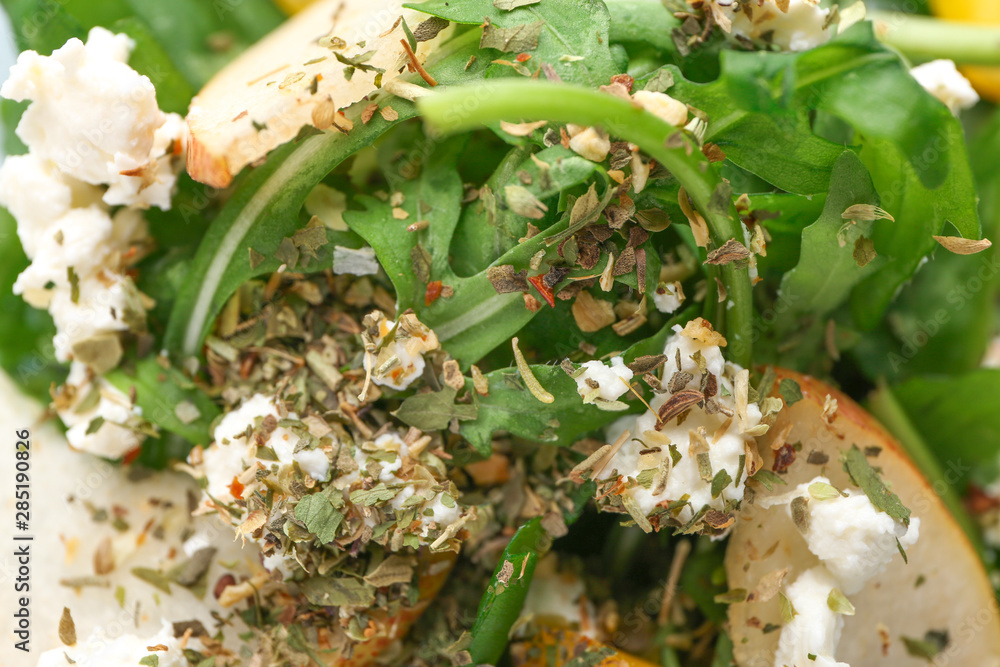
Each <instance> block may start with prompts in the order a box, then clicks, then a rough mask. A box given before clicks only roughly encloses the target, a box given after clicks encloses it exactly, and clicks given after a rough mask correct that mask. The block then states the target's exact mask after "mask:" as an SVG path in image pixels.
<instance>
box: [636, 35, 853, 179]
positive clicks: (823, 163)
mask: <svg viewBox="0 0 1000 667" xmlns="http://www.w3.org/2000/svg"><path fill="white" fill-rule="evenodd" d="M720 56H721V60H720V63H721V67H722V72H721V73H720V76H719V78H718V79H717V80H715V81H713V82H712V83H707V84H697V83H692V82H690V81H688V80H686V79H685V78H684V76H683V75H682V74H681V73H680V70H679V69H678V68H677V67H674V66H668V67H666V68H664V70H665V71H668V72H670V73H671V74H672V75H673V78H674V81H675V82H676V83H675V85H674V86H673V87H671V88H670V89H669V90H667V93H668V94H669V95H671V96H672V97H676V98H677V99H681V100H684V101H685V102H687V103H688V104H691V105H692V106H694V107H696V108H698V109H700V110H701V111H703V112H705V113H706V114H707V115H708V119H709V122H708V130H707V131H706V133H705V141H709V142H712V143H715V144H716V145H718V146H719V147H720V148H721V149H722V150H723V151H724V152H725V154H726V157H727V158H728V159H729V160H731V161H732V162H734V163H735V164H738V165H739V166H740V167H742V168H743V169H746V170H747V171H749V172H751V173H753V174H756V175H757V176H760V177H761V178H763V179H764V180H765V181H767V182H769V183H772V184H774V185H776V186H778V187H779V188H781V189H783V190H785V191H787V192H791V193H796V194H805V195H808V194H816V193H823V192H826V191H827V189H828V187H829V184H830V171H831V170H832V169H833V165H834V162H835V161H836V160H837V158H838V157H839V156H840V154H841V153H842V152H843V146H838V145H836V144H834V143H832V142H829V141H826V140H825V139H822V138H821V137H818V136H816V135H815V134H813V132H812V130H811V128H810V125H809V109H808V108H806V107H800V106H794V107H792V106H787V107H786V106H779V105H777V104H769V105H767V106H766V107H765V108H759V105H755V104H753V102H754V101H755V99H756V98H757V97H759V96H760V91H758V90H754V91H752V92H753V94H752V95H751V94H748V91H747V88H748V84H747V82H748V81H757V82H759V83H760V85H761V87H764V86H766V85H768V82H769V81H770V80H772V79H773V78H774V77H776V76H777V75H778V72H780V71H781V69H782V68H784V67H788V66H789V65H790V64H791V63H792V62H793V59H794V56H788V55H783V54H767V55H764V54H760V53H741V52H735V51H725V52H723V53H722V54H720ZM653 76H655V73H654V74H651V75H649V76H647V77H646V78H645V79H643V80H641V83H643V84H644V83H645V81H648V80H649V79H650V78H652V77H653ZM764 96H765V98H766V99H770V98H769V96H767V94H766V93H765V94H764Z"/></svg>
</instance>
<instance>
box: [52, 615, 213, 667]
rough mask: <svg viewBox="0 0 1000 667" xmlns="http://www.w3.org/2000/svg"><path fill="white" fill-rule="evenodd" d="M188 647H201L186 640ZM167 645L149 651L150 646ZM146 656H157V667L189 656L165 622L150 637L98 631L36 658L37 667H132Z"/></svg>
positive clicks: (183, 662) (183, 664) (177, 666)
mask: <svg viewBox="0 0 1000 667" xmlns="http://www.w3.org/2000/svg"><path fill="white" fill-rule="evenodd" d="M188 645H189V647H190V648H200V643H199V642H198V641H197V640H188ZM154 646H155V647H161V648H162V647H166V648H165V650H150V648H149V647H154ZM149 655H153V656H156V659H157V662H155V663H150V662H149V661H147V662H144V663H142V664H156V665H159V667H187V666H188V659H187V657H186V656H185V655H184V647H183V646H182V642H181V640H180V639H178V638H176V637H174V631H173V626H171V625H170V624H169V623H166V622H164V624H163V629H162V630H160V632H158V633H156V634H155V635H153V636H152V637H144V638H140V637H136V636H135V635H119V636H118V637H109V636H107V634H105V633H104V632H101V631H100V630H97V631H95V632H94V633H93V634H92V635H91V636H90V637H89V638H87V639H86V640H84V641H82V642H79V643H77V644H76V645H75V646H63V647H60V648H55V649H52V650H51V651H46V652H45V653H43V654H42V655H40V656H39V657H38V667H68V666H69V665H76V666H77V667H134V666H135V665H138V664H140V663H139V661H140V660H143V659H144V658H146V657H147V656H149Z"/></svg>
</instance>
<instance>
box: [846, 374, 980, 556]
mask: <svg viewBox="0 0 1000 667" xmlns="http://www.w3.org/2000/svg"><path fill="white" fill-rule="evenodd" d="M865 407H866V408H867V409H868V411H869V412H871V413H872V415H874V416H875V417H876V418H877V419H878V420H879V421H880V422H882V425H883V426H885V427H886V428H887V429H889V432H890V433H892V434H893V435H894V436H895V437H896V439H897V440H899V442H900V444H901V445H903V449H905V450H906V453H907V454H908V455H909V456H910V459H911V460H912V461H913V462H914V463H915V464H916V466H917V468H918V469H919V470H920V472H922V473H923V475H924V477H926V478H927V481H928V482H930V484H931V486H932V487H933V489H934V491H935V492H936V493H937V494H938V496H939V497H940V498H941V501H942V502H943V503H944V505H945V507H947V508H948V510H949V511H950V512H951V514H952V516H954V517H955V521H957V522H958V524H959V525H960V526H961V527H962V530H964V531H965V534H966V535H967V536H968V538H969V541H970V542H972V544H973V546H975V548H976V550H977V551H978V552H979V554H980V555H982V554H983V553H984V549H983V543H982V540H981V538H980V535H979V530H978V528H977V527H976V525H975V523H974V522H973V521H972V519H971V518H970V517H969V515H968V513H967V512H966V511H965V508H964V507H963V506H962V502H961V500H959V497H958V494H957V493H955V488H954V486H952V484H951V483H950V482H949V481H948V478H947V475H946V474H945V471H944V470H943V469H942V468H941V464H940V463H939V462H938V460H937V458H935V456H934V454H932V453H931V450H930V449H929V448H928V447H927V444H926V443H925V442H924V439H923V438H922V437H921V435H920V433H919V432H918V431H917V429H916V427H914V425H913V423H912V422H911V421H910V418H909V416H908V415H907V414H906V411H905V410H904V409H903V406H902V405H900V404H899V401H897V400H896V397H895V396H894V395H893V394H892V390H891V389H890V388H889V386H888V385H887V384H886V383H885V381H884V380H881V381H879V385H878V388H877V389H876V390H875V391H874V392H872V393H871V395H869V397H868V401H867V403H866V405H865Z"/></svg>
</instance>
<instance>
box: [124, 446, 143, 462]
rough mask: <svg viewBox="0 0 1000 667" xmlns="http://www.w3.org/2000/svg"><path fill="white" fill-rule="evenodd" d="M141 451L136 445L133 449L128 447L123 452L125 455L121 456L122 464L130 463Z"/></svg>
mask: <svg viewBox="0 0 1000 667" xmlns="http://www.w3.org/2000/svg"><path fill="white" fill-rule="evenodd" d="M141 453H142V447H136V448H135V449H130V450H128V451H127V452H125V456H124V457H123V458H122V463H123V464H124V465H130V464H131V463H132V462H133V461H135V460H136V459H137V458H139V454H141Z"/></svg>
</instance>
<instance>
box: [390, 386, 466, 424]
mask: <svg viewBox="0 0 1000 667" xmlns="http://www.w3.org/2000/svg"><path fill="white" fill-rule="evenodd" d="M456 393H457V392H456V391H455V389H453V388H452V387H445V388H443V389H441V391H433V392H429V393H423V394H416V395H415V396H410V397H409V398H407V399H406V400H404V401H403V404H402V405H400V406H399V409H398V410H397V411H396V412H395V413H393V414H394V415H395V416H396V418H397V419H399V420H401V421H403V422H404V423H406V424H409V425H410V426H413V427H415V428H419V429H420V430H422V431H438V430H441V429H445V428H448V424H449V423H451V420H452V419H458V420H459V421H466V420H469V419H475V418H476V414H477V413H478V408H477V407H476V405H475V404H462V403H455V394H456Z"/></svg>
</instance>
